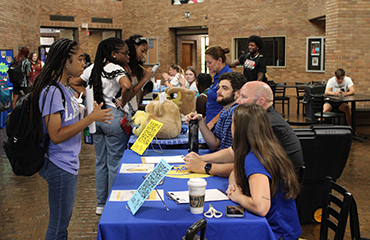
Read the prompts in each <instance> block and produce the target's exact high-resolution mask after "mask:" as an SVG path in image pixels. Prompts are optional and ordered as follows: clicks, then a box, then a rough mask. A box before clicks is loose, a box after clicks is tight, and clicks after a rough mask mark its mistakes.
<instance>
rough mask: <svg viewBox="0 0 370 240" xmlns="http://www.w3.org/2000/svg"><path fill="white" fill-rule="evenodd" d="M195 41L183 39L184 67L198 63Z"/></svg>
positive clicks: (182, 65)
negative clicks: (196, 60)
mask: <svg viewBox="0 0 370 240" xmlns="http://www.w3.org/2000/svg"><path fill="white" fill-rule="evenodd" d="M194 56H195V42H194V41H183V42H182V64H181V67H182V69H184V70H185V69H186V68H187V67H189V66H194V65H196V62H195V58H194Z"/></svg>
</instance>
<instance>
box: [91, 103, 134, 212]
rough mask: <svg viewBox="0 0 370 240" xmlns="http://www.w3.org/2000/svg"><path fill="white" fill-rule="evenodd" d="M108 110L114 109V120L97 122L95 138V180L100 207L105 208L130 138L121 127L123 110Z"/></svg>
mask: <svg viewBox="0 0 370 240" xmlns="http://www.w3.org/2000/svg"><path fill="white" fill-rule="evenodd" d="M107 108H110V109H112V111H111V113H113V119H112V120H110V124H107V123H104V122H96V123H95V124H96V132H95V133H94V136H93V140H94V147H95V153H96V162H95V180H96V198H97V200H98V204H97V206H98V207H104V205H105V202H106V201H107V198H108V194H109V192H110V190H111V187H112V184H113V181H114V178H115V177H116V174H117V170H118V168H119V163H120V162H121V159H122V156H123V152H124V151H125V150H126V148H127V142H128V138H129V137H128V136H127V135H126V133H125V131H124V130H123V129H122V128H121V126H120V122H121V119H122V117H123V112H122V110H118V109H116V108H113V107H110V106H107Z"/></svg>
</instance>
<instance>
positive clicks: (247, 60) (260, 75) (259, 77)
mask: <svg viewBox="0 0 370 240" xmlns="http://www.w3.org/2000/svg"><path fill="white" fill-rule="evenodd" d="M262 48H263V40H262V38H261V37H260V36H256V35H252V36H250V37H249V38H248V53H247V54H243V55H241V56H240V57H239V58H238V59H237V60H235V61H233V62H232V63H230V64H229V67H230V68H234V67H236V66H237V65H243V66H244V76H245V78H246V79H247V81H248V82H250V81H263V82H266V81H267V78H266V74H265V73H266V71H267V70H266V60H265V58H264V57H263V55H262V54H260V52H259V51H261V50H262Z"/></svg>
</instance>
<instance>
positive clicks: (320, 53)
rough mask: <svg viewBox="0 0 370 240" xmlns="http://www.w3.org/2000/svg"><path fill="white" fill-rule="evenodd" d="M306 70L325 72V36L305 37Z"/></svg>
mask: <svg viewBox="0 0 370 240" xmlns="http://www.w3.org/2000/svg"><path fill="white" fill-rule="evenodd" d="M306 45H307V59H306V71H307V72H325V37H308V38H307V42H306Z"/></svg>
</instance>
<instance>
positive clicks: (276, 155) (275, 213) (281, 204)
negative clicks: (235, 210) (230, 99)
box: [227, 103, 302, 240]
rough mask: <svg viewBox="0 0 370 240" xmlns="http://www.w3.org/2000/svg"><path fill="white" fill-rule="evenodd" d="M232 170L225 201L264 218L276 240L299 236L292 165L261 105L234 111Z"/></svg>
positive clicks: (292, 238) (291, 238) (245, 105)
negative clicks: (233, 162)
mask: <svg viewBox="0 0 370 240" xmlns="http://www.w3.org/2000/svg"><path fill="white" fill-rule="evenodd" d="M231 131H232V133H233V149H234V153H235V160H234V161H235V165H234V170H233V172H231V174H230V176H229V187H228V189H227V194H228V197H229V198H230V199H231V200H232V201H234V202H236V203H238V204H240V205H241V206H242V207H244V208H245V209H246V210H247V211H249V212H252V213H254V214H256V215H258V216H263V217H264V216H265V217H266V218H267V221H268V223H269V225H270V226H271V229H272V231H273V232H274V234H275V237H276V239H279V240H295V239H298V237H299V236H300V234H301V233H302V230H301V226H300V223H299V219H298V213H297V208H296V205H295V201H294V199H295V198H296V197H297V195H298V193H299V184H298V180H297V176H296V174H295V171H294V168H293V164H292V162H291V161H290V160H289V158H288V156H287V155H286V153H285V151H284V150H283V148H282V147H281V145H280V143H279V142H278V140H277V138H276V136H275V134H274V132H273V131H272V128H271V125H270V120H269V117H268V115H267V111H266V110H265V109H264V108H263V107H262V106H260V105H256V104H249V103H245V104H241V105H239V106H238V107H236V108H235V110H234V114H233V123H232V125H231Z"/></svg>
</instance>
